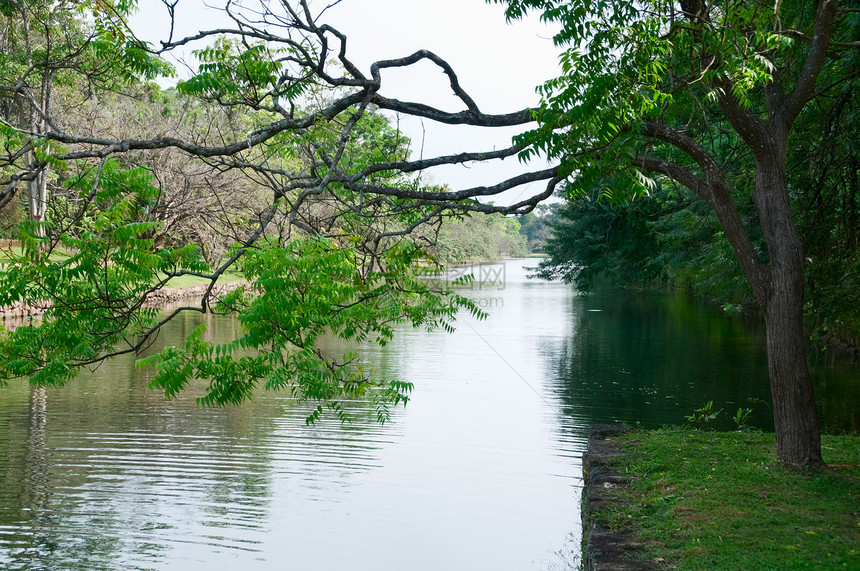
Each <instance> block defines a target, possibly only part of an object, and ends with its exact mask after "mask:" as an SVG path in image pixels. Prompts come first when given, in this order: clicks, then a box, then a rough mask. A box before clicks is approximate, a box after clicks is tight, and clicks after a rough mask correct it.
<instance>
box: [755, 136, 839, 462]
mask: <svg viewBox="0 0 860 571" xmlns="http://www.w3.org/2000/svg"><path fill="white" fill-rule="evenodd" d="M786 139H787V137H785V138H782V137H778V138H776V140H775V141H774V142H775V143H776V144H775V145H774V146H773V147H772V150H773V154H772V155H771V156H770V157H769V160H767V159H766V160H764V161H761V160H759V161H757V165H756V167H757V168H756V195H755V196H756V203H757V206H758V210H759V220H760V222H761V227H762V231H763V233H764V236H765V239H766V241H767V247H768V255H769V258H770V259H769V261H768V268H767V272H766V274H765V275H766V280H765V281H766V283H764V284H762V285H763V286H764V287H762V288H760V289H759V292H760V293H761V295H760V297H759V301H760V302H761V304H762V309H763V310H764V318H765V330H766V332H767V356H768V371H769V374H770V390H771V396H772V398H773V418H774V428H775V432H776V452H777V457H778V458H779V460H780V461H782V462H784V463H785V464H788V465H789V466H792V467H795V468H802V467H805V466H816V465H820V464H822V459H821V437H820V433H819V426H818V411H817V409H816V406H815V396H814V394H813V387H812V378H811V376H810V374H809V366H808V364H807V360H806V359H807V353H806V333H805V331H804V328H803V289H804V282H805V279H804V257H803V248H802V243H801V240H800V236H799V235H798V233H797V227H796V225H795V223H794V217H793V215H792V211H791V203H790V198H789V194H788V189H787V187H786V184H785V174H784V168H783V165H784V164H785V161H784V153H783V152H781V151H782V150H783V149H784V148H785V145H784V141H785V140H786ZM780 143H783V144H780Z"/></svg>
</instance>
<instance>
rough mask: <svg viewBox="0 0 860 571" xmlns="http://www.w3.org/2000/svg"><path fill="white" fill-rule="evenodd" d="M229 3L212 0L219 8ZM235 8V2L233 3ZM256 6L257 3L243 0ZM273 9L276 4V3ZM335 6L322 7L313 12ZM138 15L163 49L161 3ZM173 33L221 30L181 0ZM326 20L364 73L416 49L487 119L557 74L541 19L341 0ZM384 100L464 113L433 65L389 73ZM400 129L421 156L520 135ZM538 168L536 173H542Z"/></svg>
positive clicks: (427, 3) (508, 163) (393, 1)
mask: <svg viewBox="0 0 860 571" xmlns="http://www.w3.org/2000/svg"><path fill="white" fill-rule="evenodd" d="M222 2H223V0H208V3H209V4H210V5H213V6H218V5H223V4H222ZM234 3H235V2H234ZM242 3H243V4H245V5H247V6H253V5H254V4H255V3H256V0H242ZM272 3H273V4H274V2H272ZM327 4H329V2H327V1H320V0H317V1H316V2H314V3H312V8H315V9H316V10H317V11H319V10H320V9H322V8H324V7H325V6H326V5H327ZM139 5H140V14H139V15H138V16H136V17H135V18H134V19H133V20H132V26H133V28H134V29H135V31H136V32H137V33H138V35H139V36H140V37H142V38H143V39H146V40H148V41H151V42H153V43H156V44H157V40H158V39H162V38H163V37H165V36H166V34H167V29H166V18H165V16H164V14H165V13H166V12H165V9H164V6H163V4H162V2H161V0H140V3H139ZM177 20H178V26H177V32H178V34H181V35H186V34H191V33H194V32H196V31H198V30H200V29H203V28H213V27H219V26H221V25H223V23H224V22H223V20H220V16H219V14H218V13H217V11H213V10H209V9H207V8H206V6H205V4H204V2H203V0H179V2H178V6H177ZM323 22H324V23H328V24H330V25H332V26H333V27H335V28H337V29H338V30H340V31H341V32H343V33H344V34H346V36H347V38H348V43H347V46H348V48H347V53H348V56H349V57H350V59H351V60H352V61H353V62H354V63H355V64H356V65H358V66H359V67H360V68H361V69H362V70H363V71H365V72H367V71H368V70H369V67H370V64H371V63H372V62H373V61H376V60H381V59H391V58H396V57H403V56H406V55H409V54H411V53H413V52H414V51H416V50H418V49H428V50H430V51H433V52H435V53H436V54H438V55H439V56H440V57H442V58H443V59H445V60H447V61H448V63H450V64H451V65H452V67H453V68H454V70H455V72H456V73H457V75H458V77H459V79H460V84H461V85H462V86H463V88H464V89H465V90H466V91H467V92H468V93H469V94H470V95H471V96H472V98H473V99H474V100H475V102H476V103H477V104H478V107H479V108H481V110H482V111H484V112H487V113H503V112H510V111H515V110H517V109H521V108H523V107H526V106H530V105H536V104H537V103H538V97H537V95H536V94H535V87H536V86H537V85H539V84H540V83H542V82H543V81H545V80H547V79H551V78H553V77H555V76H557V75H558V65H557V60H558V53H559V50H558V49H557V48H555V47H554V46H553V44H552V40H551V36H552V34H553V30H552V29H551V28H547V27H545V26H543V25H542V24H541V23H540V22H539V21H538V18H537V17H536V16H535V17H532V18H530V19H528V20H526V21H517V22H513V23H511V24H507V23H506V22H505V17H504V12H503V7H502V6H499V5H490V4H487V3H485V2H484V1H483V0H342V1H341V2H340V3H339V4H337V5H336V6H334V7H332V8H331V9H329V10H328V11H327V12H326V13H325V14H324V15H323V17H322V18H321V19H320V20H319V23H323ZM382 79H383V88H382V90H381V93H382V94H383V95H385V96H387V97H394V98H397V99H406V100H412V101H418V102H421V103H425V104H428V105H433V106H435V107H439V108H442V109H445V110H448V111H459V110H461V109H463V106H462V104H461V103H460V102H459V101H458V100H457V99H455V98H454V96H453V95H451V94H450V86H449V85H448V81H447V78H446V77H445V75H444V74H443V73H442V72H441V70H438V68H436V67H435V66H433V65H432V64H429V63H421V64H419V65H417V66H413V69H412V70H411V71H400V70H395V71H392V70H387V71H385V72H383V76H382ZM400 126H401V128H402V129H403V130H404V131H405V132H406V134H407V135H408V136H409V137H411V139H412V141H413V155H414V156H415V157H417V155H418V153H419V151H420V149H421V145H422V141H423V156H424V157H425V158H427V157H431V156H436V155H440V154H448V153H453V152H462V151H476V150H492V149H493V148H503V147H507V146H509V145H510V138H511V136H512V135H513V134H514V133H516V132H517V130H516V129H482V128H476V127H463V126H447V125H439V124H437V123H434V122H432V121H428V120H424V121H423V124H422V122H421V121H419V120H417V119H405V118H404V119H403V120H402V121H401V122H400ZM544 167H545V164H544V163H543V162H542V161H541V162H534V163H533V164H532V165H531V170H537V169H540V168H544ZM520 172H524V168H523V165H520V164H518V163H517V160H516V159H515V158H508V159H506V160H505V161H503V162H498V161H496V162H493V163H490V164H487V165H475V166H473V167H472V168H466V167H444V168H440V169H434V171H433V173H432V179H433V181H434V182H436V183H447V184H449V185H450V186H451V187H452V188H455V189H457V188H466V187H470V186H476V185H483V184H494V183H496V182H499V181H501V180H503V179H504V178H507V177H509V176H513V175H516V174H518V173H520ZM543 188H544V183H535V185H533V186H532V187H529V188H527V189H523V190H517V191H513V192H510V193H507V194H506V195H505V199H504V200H497V202H513V201H516V200H518V199H521V198H525V197H526V196H528V195H530V194H535V193H537V192H540V191H541V190H543Z"/></svg>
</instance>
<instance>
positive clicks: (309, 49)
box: [0, 0, 559, 420]
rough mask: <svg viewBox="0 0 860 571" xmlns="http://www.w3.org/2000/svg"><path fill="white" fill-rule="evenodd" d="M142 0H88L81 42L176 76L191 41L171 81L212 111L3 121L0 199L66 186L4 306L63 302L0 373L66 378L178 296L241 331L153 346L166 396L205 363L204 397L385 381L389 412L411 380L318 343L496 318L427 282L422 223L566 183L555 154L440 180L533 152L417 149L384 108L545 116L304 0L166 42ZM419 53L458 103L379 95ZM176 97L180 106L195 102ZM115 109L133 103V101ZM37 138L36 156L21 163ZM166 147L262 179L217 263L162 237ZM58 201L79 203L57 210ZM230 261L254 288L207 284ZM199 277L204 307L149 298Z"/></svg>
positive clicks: (16, 346) (463, 118)
mask: <svg viewBox="0 0 860 571" xmlns="http://www.w3.org/2000/svg"><path fill="white" fill-rule="evenodd" d="M165 6H166V8H167V9H168V11H170V10H171V5H170V4H169V3H165ZM132 7H133V3H130V2H126V1H124V0H121V1H117V2H110V1H108V0H99V1H98V2H95V3H92V4H83V5H81V8H80V9H79V10H80V11H78V12H75V14H76V15H77V20H76V22H77V23H78V24H79V25H80V27H81V29H82V30H83V31H84V33H82V34H81V35H80V36H78V44H77V47H78V48H79V51H80V52H81V53H83V50H84V48H85V46H87V45H90V43H92V42H94V41H95V40H94V38H95V39H96V40H99V41H102V40H104V41H106V42H108V43H110V42H113V43H112V44H110V46H113V47H112V51H111V54H113V56H115V57H113V59H110V60H109V61H110V62H112V65H114V64H115V67H114V68H112V69H113V70H114V72H115V73H116V72H122V71H127V72H128V73H127V74H126V75H134V73H136V74H137V76H140V75H141V73H139V71H140V70H141V69H142V64H141V63H140V60H143V61H144V63H145V64H146V67H144V68H143V69H162V70H166V69H167V66H166V65H165V64H164V63H163V62H162V61H161V60H160V59H159V56H160V55H162V54H164V53H166V52H169V51H170V50H173V49H178V48H180V47H186V46H190V45H192V44H195V43H196V44H197V46H198V47H199V49H197V50H196V52H195V54H196V56H197V58H198V59H199V61H200V66H199V69H198V72H197V73H196V74H195V75H193V76H192V77H190V78H189V79H187V80H186V81H184V82H181V83H180V84H179V85H178V87H177V91H178V92H179V93H180V94H181V96H182V97H184V98H187V99H186V101H187V102H188V103H187V105H188V107H187V108H188V109H190V110H191V111H190V112H192V113H195V114H196V115H197V116H199V117H201V118H202V120H201V121H199V122H197V123H194V122H192V123H191V124H193V125H196V126H197V128H194V129H190V130H189V129H187V127H185V126H183V127H182V128H181V129H179V130H173V131H172V132H169V133H166V132H156V131H157V129H155V130H151V129H150V130H147V129H144V130H141V131H138V132H136V133H135V132H133V131H130V130H124V131H123V132H115V131H113V130H112V129H113V127H114V126H115V125H116V122H112V121H106V122H104V123H103V122H101V121H92V122H88V123H86V124H82V123H80V122H79V123H78V124H71V123H69V122H65V123H64V122H63V121H61V120H60V118H61V116H62V111H60V110H58V109H56V108H52V109H48V110H43V111H42V113H43V114H44V116H45V117H44V122H43V124H40V125H39V128H38V129H35V130H31V129H29V128H22V127H21V126H19V125H15V124H12V123H6V124H4V127H3V130H2V136H3V143H4V148H5V149H6V152H5V154H4V155H3V156H2V157H0V172H2V173H3V176H4V177H5V181H4V182H5V185H4V187H3V190H2V194H0V202H3V203H8V202H9V201H11V200H12V199H13V198H14V197H15V196H16V193H17V192H18V190H19V186H20V184H19V183H20V182H21V181H25V180H30V178H32V177H34V176H36V175H37V174H38V173H39V172H43V171H44V169H45V168H47V166H50V167H51V169H52V170H53V172H54V173H55V175H54V176H55V178H56V180H57V183H58V188H62V192H61V193H59V194H58V196H57V197H56V199H55V200H54V202H55V203H56V204H57V205H58V207H57V208H54V210H53V211H54V212H56V213H57V216H56V217H55V218H54V219H52V220H48V221H46V222H45V223H44V224H34V223H30V224H23V225H22V228H21V243H22V245H23V251H22V252H21V253H20V254H18V253H16V252H10V253H9V256H10V257H12V258H13V260H12V262H13V263H12V264H10V266H9V268H8V269H7V270H6V271H5V272H3V273H2V274H0V305H7V304H10V303H12V302H18V301H25V302H33V301H37V300H46V299H50V300H51V301H52V302H53V304H52V306H51V307H50V309H49V310H48V311H47V313H46V314H45V318H44V320H43V321H42V323H41V324H33V325H28V326H22V327H19V328H17V329H15V330H13V331H2V335H0V357H2V359H0V360H2V373H3V375H2V376H3V377H4V378H12V377H20V376H28V377H30V379H31V382H33V383H35V384H37V385H42V386H43V385H48V384H52V383H61V382H65V381H66V380H68V379H70V378H72V377H73V376H74V375H75V374H76V373H77V371H78V370H79V369H80V368H81V367H83V366H86V365H89V364H92V363H96V362H98V361H100V360H102V359H104V358H107V357H110V356H113V355H117V354H122V353H130V352H139V351H141V350H143V349H144V348H146V347H147V346H148V344H149V343H150V342H151V340H152V339H153V338H154V336H155V335H156V334H157V332H158V330H159V328H160V327H161V326H162V325H163V324H164V323H165V322H167V321H169V320H170V319H172V318H173V317H174V316H175V315H177V314H179V313H181V312H184V311H199V312H209V311H216V312H232V313H236V314H237V315H238V318H239V320H240V322H241V323H242V324H243V325H244V330H243V333H242V335H241V336H240V337H239V338H238V339H237V340H236V341H235V342H233V343H228V344H225V345H217V346H216V345H212V344H211V343H208V342H207V341H206V340H205V337H204V331H203V330H202V329H200V330H197V331H195V332H194V333H193V334H191V335H190V336H189V337H188V339H186V341H185V343H183V344H182V345H181V346H178V347H170V348H167V349H166V350H165V351H163V352H162V353H160V354H158V355H155V356H152V357H149V358H147V359H145V360H144V361H143V362H142V364H144V365H149V366H152V367H154V368H155V370H156V375H155V378H154V380H153V381H152V384H153V386H156V387H158V388H160V389H161V390H163V391H164V392H165V394H167V395H168V396H170V395H172V394H174V393H175V392H176V391H178V390H181V389H182V388H183V387H185V386H186V384H187V383H188V382H189V381H190V380H191V379H192V378H195V377H196V378H206V379H209V381H210V384H209V389H208V391H207V392H206V394H205V395H204V397H203V398H202V402H203V403H205V404H221V403H228V402H238V401H241V400H242V399H245V398H248V397H249V396H250V395H251V394H252V392H253V391H254V390H255V388H256V387H257V386H259V385H266V386H267V387H269V388H289V389H291V390H293V391H294V392H295V394H296V395H297V396H299V397H300V398H303V399H306V400H308V401H310V402H313V403H315V404H316V405H317V407H316V408H315V409H314V412H313V413H312V415H311V419H314V418H316V417H318V416H319V415H320V414H322V412H323V411H324V410H325V408H326V407H328V408H329V409H331V410H333V411H334V412H335V413H336V414H338V415H343V414H345V411H344V408H343V406H342V403H343V401H344V399H348V398H350V397H352V396H355V395H357V394H363V393H365V392H366V391H368V390H371V391H373V394H374V395H375V397H374V398H376V399H377V403H378V412H379V415H380V419H381V420H384V419H385V418H386V417H387V410H388V409H387V407H388V405H389V404H391V403H395V404H396V403H398V402H403V401H405V400H406V399H407V398H408V391H409V389H410V385H409V384H408V383H404V382H400V381H396V380H395V381H386V380H382V379H372V378H369V376H368V375H367V374H366V373H364V372H362V370H361V369H360V368H357V367H355V366H353V364H354V362H355V355H346V356H340V355H329V354H325V353H323V351H322V350H320V349H319V347H317V344H316V343H315V342H316V340H317V339H318V337H319V336H320V335H322V334H323V333H331V334H335V335H338V336H340V337H342V338H344V339H347V340H357V341H364V340H370V341H377V342H380V343H384V342H386V341H387V340H388V339H390V338H391V335H392V334H393V326H394V324H395V323H399V322H407V323H411V324H412V325H414V326H421V327H429V328H433V327H443V328H446V329H450V328H451V323H452V321H453V319H454V317H455V316H456V314H457V312H458V310H459V309H461V308H465V309H466V310H468V311H470V312H471V313H472V314H474V315H477V316H479V317H481V316H483V313H482V312H481V311H480V310H479V309H478V307H477V306H476V305H475V304H474V303H473V302H472V301H470V300H469V299H467V298H464V297H461V296H459V295H457V294H456V293H454V292H450V291H436V290H433V289H431V286H430V285H429V284H428V282H427V281H424V280H422V275H423V274H425V273H427V270H426V269H425V268H424V263H425V261H426V260H427V254H426V249H425V247H424V246H425V245H426V244H423V243H422V240H423V239H424V238H426V237H429V238H430V239H431V240H432V235H433V234H432V233H430V234H428V233H426V232H425V233H421V234H418V235H413V231H415V230H416V229H418V228H421V227H424V226H426V225H428V224H431V223H432V224H437V223H438V221H439V220H441V219H442V218H443V217H447V216H452V215H461V214H463V213H465V212H484V213H505V214H508V213H513V214H516V213H523V212H528V211H529V210H531V209H532V208H534V206H535V205H536V204H538V203H539V202H540V201H541V200H542V199H543V198H546V197H548V196H549V195H550V194H551V193H552V192H553V190H554V188H555V186H556V185H557V184H558V182H559V179H558V178H557V177H556V169H555V168H548V169H543V170H538V171H533V172H526V173H525V174H522V175H519V176H516V177H513V178H511V179H509V180H505V181H502V182H500V183H498V184H494V185H491V186H481V187H476V188H467V189H462V190H449V189H444V188H439V187H435V186H428V185H426V184H425V183H424V182H423V181H422V178H421V173H422V171H424V170H426V169H428V168H432V167H433V166H437V165H443V164H462V163H468V162H473V161H485V160H498V159H503V158H505V157H510V156H513V155H515V154H516V153H517V152H518V151H519V148H517V147H514V146H511V147H509V148H506V149H501V150H493V151H489V152H472V153H461V154H457V155H451V156H442V157H432V158H426V159H425V158H422V159H419V160H413V159H410V158H409V157H408V153H407V152H406V149H407V148H408V141H407V140H406V139H405V138H404V137H403V136H402V134H400V133H399V132H398V131H397V130H396V129H395V128H393V127H392V126H391V125H389V123H388V122H387V121H386V120H384V119H383V118H382V115H380V114H379V112H380V111H395V112H399V113H407V114H412V115H415V116H419V117H423V118H427V119H432V120H436V121H441V122H445V123H453V124H469V125H476V126H490V127H492V126H509V125H521V124H525V123H528V122H530V121H532V116H531V110H526V109H523V110H519V111H516V112H514V113H510V114H502V115H488V114H485V113H483V112H481V110H480V109H479V107H478V106H477V104H476V103H475V102H474V101H473V100H472V98H471V97H470V96H469V95H468V94H467V93H466V92H465V91H464V90H463V89H462V88H461V87H460V85H459V81H458V78H457V76H456V74H455V73H454V70H453V69H452V68H451V66H450V65H448V63H447V62H445V61H444V60H442V59H441V58H439V57H438V56H436V55H435V54H433V53H431V52H427V51H420V52H417V53H415V54H412V55H411V56H408V57H405V58H400V59H392V60H381V61H378V62H376V63H374V64H373V65H372V66H371V68H370V74H369V75H368V74H365V73H364V72H362V71H361V70H359V69H358V68H357V67H356V66H355V65H354V64H353V63H352V62H351V61H350V59H349V58H348V56H347V52H346V38H345V37H344V36H343V35H342V34H341V33H340V32H338V31H337V30H335V29H333V28H332V27H330V26H327V25H324V24H319V23H318V16H319V13H317V14H314V13H313V12H312V10H311V7H310V3H309V2H306V1H300V2H295V3H293V2H287V1H283V2H280V3H269V2H261V3H260V5H259V6H257V7H256V8H254V9H251V8H245V7H243V6H237V4H236V3H227V4H226V8H225V15H226V16H227V17H228V18H232V21H233V26H232V27H230V26H229V25H228V26H227V27H225V28H222V29H219V30H214V31H201V32H200V33H199V34H195V35H194V36H191V37H187V38H174V37H172V36H171V37H169V38H166V39H165V40H164V41H163V42H162V44H161V46H160V47H159V48H158V49H155V48H153V47H151V46H148V45H147V44H145V43H143V42H140V41H138V40H137V39H136V38H135V37H134V34H133V31H132V30H130V29H129V28H128V26H127V21H126V18H125V15H126V14H127V13H128V10H130V9H131V8H132ZM321 12H325V8H323V9H322V10H321ZM172 29H173V28H171V30H172ZM423 61H429V62H431V63H433V64H434V65H436V66H438V67H439V68H440V69H441V70H442V72H443V73H444V74H446V75H447V77H448V80H449V82H450V85H451V88H452V90H453V91H454V93H455V94H456V95H457V97H458V98H459V99H460V101H461V102H462V103H463V106H464V110H463V111H459V112H445V111H441V110H438V109H434V108H432V107H429V106H426V105H423V104H421V103H418V102H410V101H399V100H395V99H392V98H388V97H385V96H384V95H383V94H382V75H383V73H384V72H385V70H387V69H391V68H398V67H407V66H412V65H415V64H417V63H419V62H423ZM116 66H118V67H116ZM74 69H79V68H74ZM132 72H134V73H132ZM119 75H120V76H121V75H122V73H119ZM9 77H11V79H6V80H5V81H3V82H2V84H0V93H3V94H5V97H6V98H7V99H10V100H11V99H16V98H17V99H19V100H23V101H25V102H26V103H27V104H29V105H30V106H31V107H32V108H36V107H37V106H38V105H37V101H36V99H35V98H34V97H33V96H32V95H33V94H32V91H33V88H32V87H31V85H30V84H29V83H28V82H26V81H19V80H17V78H16V76H14V74H13V75H11V76H9ZM107 77H108V75H99V76H98V78H100V79H106V78H107ZM121 87H123V89H120V88H121ZM152 89H154V88H152ZM128 91H129V89H127V85H126V86H121V85H120V84H119V83H111V82H109V81H102V82H101V83H98V89H94V90H92V91H91V92H90V93H89V94H88V96H89V99H88V100H87V101H83V102H77V103H78V104H79V105H80V106H82V107H87V106H90V107H91V108H95V109H97V110H102V111H103V110H104V108H103V107H102V106H104V105H119V107H120V108H121V107H122V105H125V104H120V103H118V102H119V101H120V100H124V101H126V102H127V101H128V100H127V99H125V98H126V97H127V95H126V94H127V92H128ZM144 92H145V90H144ZM85 93H86V92H85ZM167 99H171V102H170V103H169V105H175V104H177V103H178V102H179V101H180V100H179V99H177V98H172V96H171V97H168V98H167ZM139 103H140V102H139V101H138V102H137V103H135V104H134V105H139ZM134 105H133V106H132V107H134ZM169 105H168V107H167V108H166V110H167V113H168V115H169V114H170V113H171V112H172V111H171V108H170V107H169ZM144 107H145V106H144ZM135 108H136V107H135ZM117 113H118V114H119V116H130V115H127V113H128V111H127V110H126V111H122V110H121V111H119V112H117ZM123 114H126V115H123ZM149 127H152V125H149ZM129 135H131V136H129ZM28 153H35V154H36V155H37V156H38V157H39V159H38V161H35V162H34V161H27V160H25V159H24V157H25V156H27V154H28ZM157 153H168V154H169V155H170V156H172V157H173V158H172V160H174V161H175V155H177V154H180V153H181V154H182V155H183V156H184V157H185V159H186V160H187V161H188V163H187V164H182V165H180V167H181V168H179V169H178V170H179V171H180V172H183V173H189V172H197V171H194V170H189V169H191V168H192V167H191V166H190V165H192V164H196V165H197V166H196V167H193V168H197V169H204V170H206V169H209V172H213V173H218V175H219V177H221V178H224V177H228V176H229V177H236V179H237V180H238V179H245V180H247V181H250V182H251V184H252V187H253V188H254V189H256V190H257V191H258V192H259V191H260V190H261V189H265V191H266V192H265V193H263V195H264V196H265V197H266V199H265V203H264V204H263V208H261V209H258V210H257V211H256V212H253V213H247V214H246V217H245V219H244V220H241V221H235V220H234V221H233V227H234V228H235V232H234V235H235V236H236V237H237V238H238V239H237V240H236V242H235V244H234V245H233V246H232V247H231V249H230V250H229V251H228V252H226V254H225V255H224V256H223V257H221V258H220V259H217V260H204V259H203V258H202V256H201V251H200V248H199V247H197V246H196V245H195V244H193V243H167V242H164V241H160V240H158V237H159V236H160V235H162V234H163V230H164V228H165V224H166V223H168V222H169V220H167V219H166V218H165V217H164V216H163V215H162V214H161V213H163V208H161V207H160V204H161V203H160V202H159V201H160V200H161V199H162V198H163V196H164V192H165V189H159V188H158V186H156V184H154V183H157V182H158V181H160V180H167V178H169V177H167V178H165V177H164V176H163V174H164V171H165V170H171V169H172V168H173V167H162V166H160V164H159V159H158V156H157ZM174 170H175V169H174ZM534 181H546V189H545V190H543V191H542V192H540V193H539V194H538V195H535V196H531V197H529V198H527V199H525V200H522V201H519V202H517V203H515V204H511V205H505V206H497V205H492V204H485V203H481V202H478V201H477V200H476V199H477V198H478V197H485V196H493V195H496V194H499V193H501V192H504V191H506V190H508V189H511V188H515V187H517V186H519V185H522V184H525V183H529V182H534ZM213 190H214V189H211V188H210V189H205V188H204V191H208V192H210V193H212V192H213ZM172 192H175V189H174V190H172ZM60 195H61V196H60ZM59 198H62V199H63V200H65V204H66V205H71V206H69V207H60V206H63V205H62V204H60V202H59V201H58V200H59ZM228 269H234V270H235V269H238V270H239V271H241V272H243V273H244V275H245V277H246V278H247V279H248V281H249V286H248V287H247V288H240V289H239V290H236V291H234V292H232V293H231V294H229V295H225V296H222V297H221V298H220V299H213V298H211V297H210V295H209V293H211V291H212V290H213V288H214V286H215V285H216V283H217V282H218V281H219V279H221V277H222V276H223V275H224V273H225V272H226V271H227V270H228ZM185 275H194V276H198V277H201V278H204V279H206V280H209V291H208V292H207V294H206V295H205V296H204V297H203V299H202V301H201V303H200V305H198V306H189V307H183V308H179V309H177V310H176V311H175V312H173V313H172V314H170V315H168V316H159V315H158V314H157V312H156V310H154V309H152V308H148V307H146V306H145V305H144V301H145V300H146V298H147V296H149V295H151V294H152V293H153V292H154V291H156V290H158V289H160V288H162V287H164V286H166V285H169V284H170V283H171V280H173V279H175V278H177V277H180V276H185Z"/></svg>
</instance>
